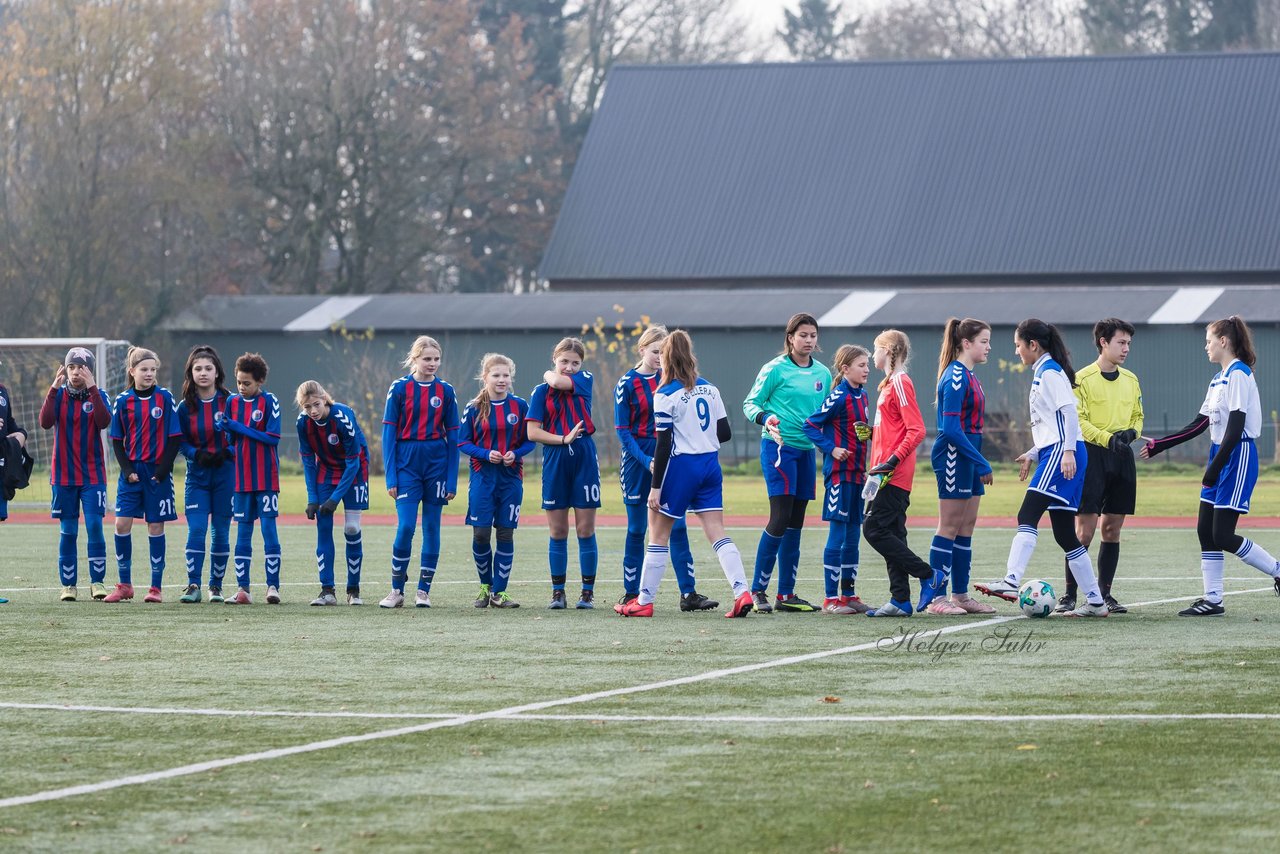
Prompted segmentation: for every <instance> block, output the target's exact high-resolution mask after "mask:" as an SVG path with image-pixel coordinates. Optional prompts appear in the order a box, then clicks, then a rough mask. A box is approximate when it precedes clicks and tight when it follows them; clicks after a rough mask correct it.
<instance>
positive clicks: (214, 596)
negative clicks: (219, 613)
mask: <svg viewBox="0 0 1280 854" xmlns="http://www.w3.org/2000/svg"><path fill="white" fill-rule="evenodd" d="M222 601H223V600H222V588H221V587H210V588H209V604H210V605H219V604H221V603H222Z"/></svg>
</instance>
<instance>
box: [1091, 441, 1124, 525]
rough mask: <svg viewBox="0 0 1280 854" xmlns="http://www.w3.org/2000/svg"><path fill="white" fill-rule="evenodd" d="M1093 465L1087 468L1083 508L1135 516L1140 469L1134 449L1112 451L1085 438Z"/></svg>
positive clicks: (1099, 512) (1095, 512) (1092, 513)
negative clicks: (1135, 462)
mask: <svg viewBox="0 0 1280 854" xmlns="http://www.w3.org/2000/svg"><path fill="white" fill-rule="evenodd" d="M1085 449H1086V452H1087V453H1088V455H1089V466H1088V468H1086V469H1085V472H1084V494H1083V495H1081V496H1080V512H1081V513H1085V514H1088V515H1091V516H1097V515H1099V514H1102V513H1113V514H1116V515H1120V516H1132V515H1133V511H1134V505H1135V503H1136V501H1137V498H1138V469H1137V466H1136V465H1135V464H1134V460H1133V451H1130V450H1124V451H1120V452H1118V453H1112V452H1111V451H1109V450H1107V449H1106V448H1104V447H1102V446H1101V445H1095V444H1093V443H1092V442H1085Z"/></svg>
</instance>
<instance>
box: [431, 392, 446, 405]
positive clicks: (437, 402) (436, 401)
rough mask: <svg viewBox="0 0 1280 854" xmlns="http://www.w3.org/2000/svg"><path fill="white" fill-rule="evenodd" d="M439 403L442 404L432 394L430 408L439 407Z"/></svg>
mask: <svg viewBox="0 0 1280 854" xmlns="http://www.w3.org/2000/svg"><path fill="white" fill-rule="evenodd" d="M441 403H444V401H442V400H441V399H440V398H439V397H437V396H436V395H434V394H433V395H431V405H432V406H439V405H440V404H441Z"/></svg>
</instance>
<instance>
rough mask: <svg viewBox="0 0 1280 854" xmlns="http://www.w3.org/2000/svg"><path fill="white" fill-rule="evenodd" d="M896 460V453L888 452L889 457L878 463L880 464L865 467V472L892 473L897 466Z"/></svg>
mask: <svg viewBox="0 0 1280 854" xmlns="http://www.w3.org/2000/svg"><path fill="white" fill-rule="evenodd" d="M898 462H899V460H898V455H897V454H890V455H889V459H887V460H885V461H884V462H882V463H880V465H878V466H874V467H872V468H870V469H867V474H876V475H880V474H892V473H893V470H894V469H896V468H897V467H898Z"/></svg>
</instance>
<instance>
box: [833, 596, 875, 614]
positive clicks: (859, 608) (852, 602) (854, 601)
mask: <svg viewBox="0 0 1280 854" xmlns="http://www.w3.org/2000/svg"><path fill="white" fill-rule="evenodd" d="M840 601H841V602H843V603H844V605H845V607H846V608H852V609H853V612H854V613H855V614H865V613H867V612H868V611H870V610H871V606H870V605H868V604H867V603H866V602H863V601H862V600H861V599H859V598H858V597H857V596H855V595H853V594H852V593H849V594H846V595H843V596H841V597H840Z"/></svg>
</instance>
